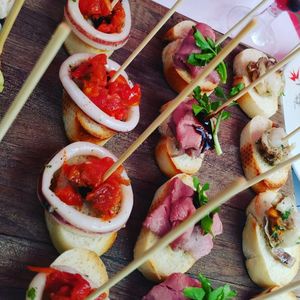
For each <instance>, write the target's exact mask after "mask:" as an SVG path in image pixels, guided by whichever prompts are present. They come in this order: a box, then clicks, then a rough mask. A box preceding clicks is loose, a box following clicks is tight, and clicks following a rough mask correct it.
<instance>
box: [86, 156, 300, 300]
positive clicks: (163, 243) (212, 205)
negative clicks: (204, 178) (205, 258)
mask: <svg viewBox="0 0 300 300" xmlns="http://www.w3.org/2000/svg"><path fill="white" fill-rule="evenodd" d="M298 159H300V154H297V155H295V156H294V157H292V158H290V159H288V160H286V161H284V162H282V163H280V164H278V165H276V166H275V167H273V168H271V169H270V170H268V171H267V172H265V173H263V174H261V175H259V176H257V177H254V178H252V179H250V180H248V181H246V180H245V179H244V178H243V177H242V178H238V179H237V180H235V181H234V182H233V183H232V184H231V185H229V186H228V187H227V188H226V189H225V190H223V191H222V192H220V193H218V194H217V195H216V196H215V197H213V198H212V199H211V200H210V201H208V203H207V204H206V205H205V206H202V207H200V208H198V209H197V210H196V212H195V213H194V214H193V215H192V216H190V217H189V218H187V219H186V220H185V221H183V222H182V223H181V224H179V225H178V226H176V227H175V229H173V230H172V231H170V232H169V233H168V234H166V235H165V236H164V237H162V238H160V239H159V241H158V242H157V243H156V244H155V245H153V246H152V247H151V248H149V249H148V250H147V251H146V252H144V253H143V255H142V256H141V257H138V258H136V259H134V260H133V261H132V262H131V263H129V265H127V266H126V267H125V268H123V269H122V270H121V271H120V272H118V273H117V274H116V275H115V276H114V277H112V278H111V279H110V280H109V281H108V282H106V283H105V284H103V285H102V286H101V287H100V288H99V289H97V290H96V291H95V292H93V293H92V294H91V295H90V296H89V297H87V300H92V299H95V298H96V297H98V296H99V295H101V294H102V293H103V292H104V291H107V290H108V289H110V288H111V287H113V286H114V285H116V284H117V283H118V282H120V281H121V280H122V279H124V278H125V277H126V276H128V275H129V274H131V273H132V272H133V271H135V270H136V269H137V268H139V267H140V266H141V265H143V264H144V263H145V262H146V261H147V260H149V259H150V258H151V257H152V256H153V253H154V252H156V251H159V250H161V249H163V248H165V247H167V246H168V245H169V244H170V243H171V242H172V241H174V240H175V239H177V238H178V237H179V236H180V235H182V234H183V233H184V232H185V231H186V230H187V229H188V228H191V227H192V226H193V225H195V224H196V223H198V222H199V221H200V220H201V219H202V218H204V217H205V216H207V215H208V214H209V213H210V212H212V211H213V210H214V209H216V208H217V207H219V206H221V205H222V204H224V203H225V202H226V201H228V200H229V199H231V198H232V197H233V196H235V195H237V194H238V193H240V192H242V191H244V190H246V189H248V188H249V187H251V186H252V185H254V184H256V183H258V182H260V181H262V180H263V179H265V178H267V177H268V176H270V175H271V174H273V173H274V172H276V171H278V170H281V169H282V168H284V167H286V166H288V165H290V164H291V163H292V162H294V161H296V160H298Z"/></svg>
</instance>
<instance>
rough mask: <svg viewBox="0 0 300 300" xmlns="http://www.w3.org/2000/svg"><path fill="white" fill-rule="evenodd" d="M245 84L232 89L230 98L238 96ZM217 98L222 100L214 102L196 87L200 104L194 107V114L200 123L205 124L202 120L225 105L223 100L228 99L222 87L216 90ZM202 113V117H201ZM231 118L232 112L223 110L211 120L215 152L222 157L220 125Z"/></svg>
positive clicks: (195, 95)
mask: <svg viewBox="0 0 300 300" xmlns="http://www.w3.org/2000/svg"><path fill="white" fill-rule="evenodd" d="M244 87H245V86H244V84H243V83H239V84H237V85H236V86H234V87H232V89H231V90H230V92H229V97H233V96H235V95H237V94H238V93H239V92H240V91H241V90H242V89H243V88H244ZM215 96H217V97H218V98H220V99H219V100H217V101H212V100H211V98H210V97H209V96H208V95H207V94H201V89H200V87H199V86H198V87H196V88H195V89H194V98H195V99H196V100H197V102H198V104H194V105H193V112H194V115H195V116H196V117H198V118H199V121H200V122H203V120H201V119H200V118H201V117H203V115H204V117H206V116H208V115H209V114H210V113H212V112H214V111H216V110H217V109H218V108H219V107H220V106H221V105H222V103H223V100H227V99H228V97H227V96H226V95H225V92H224V90H223V89H222V88H221V87H217V88H216V89H215ZM233 105H236V103H235V102H234V103H232V104H231V105H229V106H233ZM200 113H201V115H200ZM229 118H230V112H228V111H225V110H222V111H221V112H220V113H219V114H218V115H217V116H216V117H215V118H211V119H210V123H211V128H212V135H213V141H214V146H215V151H216V154H217V155H221V154H222V153H223V152H222V148H221V145H220V142H219V138H218V132H219V129H220V125H221V122H222V121H225V120H228V119H229Z"/></svg>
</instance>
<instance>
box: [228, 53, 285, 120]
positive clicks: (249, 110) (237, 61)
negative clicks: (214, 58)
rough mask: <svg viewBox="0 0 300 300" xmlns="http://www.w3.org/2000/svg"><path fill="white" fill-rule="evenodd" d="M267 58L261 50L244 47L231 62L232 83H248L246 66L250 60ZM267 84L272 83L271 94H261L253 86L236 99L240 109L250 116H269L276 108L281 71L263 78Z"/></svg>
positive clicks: (280, 85) (255, 60) (281, 87)
mask: <svg viewBox="0 0 300 300" xmlns="http://www.w3.org/2000/svg"><path fill="white" fill-rule="evenodd" d="M262 57H264V58H268V57H267V55H265V54H264V53H263V52H261V51H259V50H256V49H246V50H244V51H242V52H240V53H239V54H238V55H237V56H236V57H235V58H234V62H233V71H234V74H235V76H234V82H233V84H234V85H237V84H238V83H243V84H244V85H245V86H248V85H250V83H251V79H250V77H249V74H248V71H247V67H248V65H249V63H250V62H255V63H256V62H257V61H258V60H259V59H260V58H262ZM264 82H268V85H269V84H271V85H272V89H271V95H261V94H259V93H258V91H257V90H256V89H255V88H254V89H251V90H250V91H249V92H248V93H246V94H245V95H243V96H242V97H240V99H238V104H239V105H240V107H241V109H242V110H243V111H244V112H245V113H246V114H247V115H248V116H249V117H250V118H254V117H255V116H264V117H266V118H269V117H271V116H273V115H274V114H275V113H276V111H277V110H278V100H279V96H280V94H281V91H282V89H283V79H282V75H281V72H280V71H278V72H276V73H274V74H272V75H270V76H268V78H267V79H265V80H264Z"/></svg>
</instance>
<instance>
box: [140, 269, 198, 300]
mask: <svg viewBox="0 0 300 300" xmlns="http://www.w3.org/2000/svg"><path fill="white" fill-rule="evenodd" d="M186 287H201V284H200V282H199V281H198V280H196V279H194V278H191V277H189V276H188V275H185V274H181V273H174V274H172V275H170V276H169V277H168V278H167V279H166V280H165V281H164V282H162V283H161V284H159V285H156V286H154V287H153V288H152V289H151V290H150V292H149V293H148V294H147V295H146V296H144V297H143V300H185V299H187V298H186V297H184V296H183V290H184V289H185V288H186Z"/></svg>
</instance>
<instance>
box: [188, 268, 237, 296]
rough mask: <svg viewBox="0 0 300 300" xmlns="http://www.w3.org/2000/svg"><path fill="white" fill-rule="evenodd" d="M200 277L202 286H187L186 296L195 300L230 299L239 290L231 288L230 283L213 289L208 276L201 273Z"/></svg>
mask: <svg viewBox="0 0 300 300" xmlns="http://www.w3.org/2000/svg"><path fill="white" fill-rule="evenodd" d="M198 279H199V281H200V282H201V288H197V287H187V288H185V289H184V290H183V295H184V296H185V297H186V298H188V299H194V300H230V299H232V298H234V297H235V296H236V295H237V292H236V291H234V290H231V288H230V286H229V285H228V284H225V285H224V286H220V287H218V288H216V289H213V288H212V286H211V283H210V281H209V279H208V278H206V277H205V276H203V275H201V274H199V275H198Z"/></svg>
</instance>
